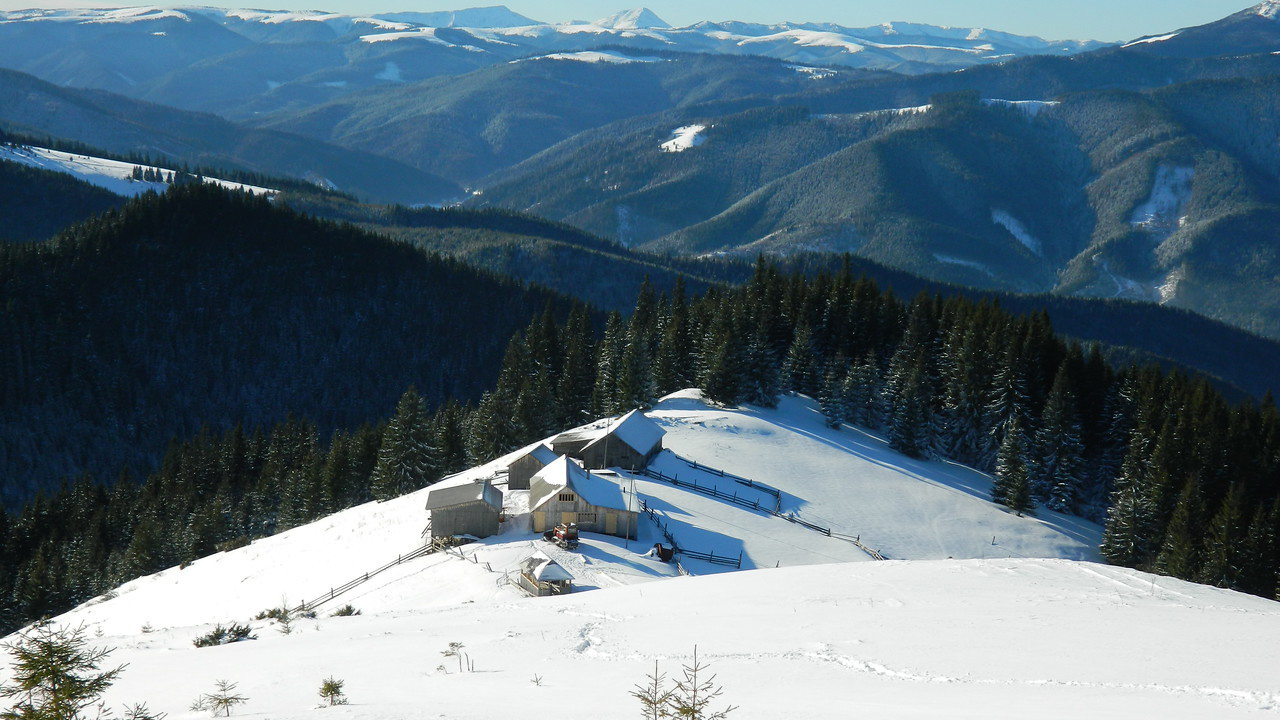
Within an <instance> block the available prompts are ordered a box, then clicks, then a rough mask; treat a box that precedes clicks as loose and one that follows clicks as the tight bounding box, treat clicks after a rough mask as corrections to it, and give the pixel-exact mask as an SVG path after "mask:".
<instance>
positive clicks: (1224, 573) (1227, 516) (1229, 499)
mask: <svg viewBox="0 0 1280 720" xmlns="http://www.w3.org/2000/svg"><path fill="white" fill-rule="evenodd" d="M1243 506H1244V489H1243V488H1242V487H1241V485H1240V484H1239V483H1233V484H1232V485H1231V488H1230V489H1229V490H1228V491H1227V496H1226V497H1225V498H1223V500H1222V505H1221V506H1220V507H1219V508H1218V512H1217V513H1215V514H1214V516H1213V520H1211V521H1210V523H1209V527H1208V529H1207V530H1206V532H1205V539H1204V563H1203V565H1201V568H1200V575H1199V577H1198V578H1197V580H1198V581H1199V582H1202V583H1204V584H1206V585H1217V586H1218V587H1223V588H1231V587H1235V586H1236V583H1237V582H1238V581H1239V579H1240V575H1241V571H1242V570H1243V564H1242V562H1241V560H1242V558H1241V552H1242V544H1243V541H1244V539H1245V537H1246V535H1247V533H1248V530H1247V527H1246V525H1245V521H1244V513H1243V509H1244V508H1243Z"/></svg>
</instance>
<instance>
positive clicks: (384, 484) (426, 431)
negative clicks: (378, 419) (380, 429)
mask: <svg viewBox="0 0 1280 720" xmlns="http://www.w3.org/2000/svg"><path fill="white" fill-rule="evenodd" d="M431 435H432V433H431V425H430V418H429V417H427V408H426V404H425V403H424V402H423V400H422V396H420V395H418V391H417V390H416V389H414V388H413V387H410V388H409V389H407V390H405V391H404V394H403V395H401V396H400V401H399V402H398V403H396V414H395V416H393V417H392V418H391V422H390V423H388V424H387V429H386V432H384V433H383V435H382V447H380V448H379V449H378V463H377V465H375V466H374V468H373V476H372V477H371V478H370V490H371V491H372V493H373V496H374V498H376V499H378V500H387V499H389V498H393V497H398V496H400V495H403V494H404V493H407V492H411V491H413V490H417V489H418V488H421V487H425V486H426V485H427V484H428V483H430V482H431V481H432V480H434V479H435V478H436V474H435V473H436V467H435V462H434V461H435V457H434V454H435V448H433V447H432V446H431V439H432V437H431Z"/></svg>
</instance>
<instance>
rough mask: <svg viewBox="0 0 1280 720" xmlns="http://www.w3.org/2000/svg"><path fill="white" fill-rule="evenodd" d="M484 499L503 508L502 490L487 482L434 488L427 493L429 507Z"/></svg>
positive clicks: (494, 506) (486, 502) (433, 507)
mask: <svg viewBox="0 0 1280 720" xmlns="http://www.w3.org/2000/svg"><path fill="white" fill-rule="evenodd" d="M478 500H479V501H483V502H484V503H485V504H487V505H489V506H490V507H492V508H494V509H495V510H502V491H501V490H499V489H498V488H496V487H494V486H493V485H490V484H489V483H488V482H487V481H486V482H471V483H467V484H465V485H454V486H453V487H442V488H432V489H431V490H430V491H429V492H428V493H427V509H428V510H437V509H439V508H445V507H452V506H454V505H463V504H465V503H470V502H476V501H478Z"/></svg>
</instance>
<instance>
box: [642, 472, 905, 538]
mask: <svg viewBox="0 0 1280 720" xmlns="http://www.w3.org/2000/svg"><path fill="white" fill-rule="evenodd" d="M677 457H679V456H677ZM681 460H684V458H681ZM684 462H686V463H688V464H689V465H690V466H692V467H694V468H697V469H698V470H704V471H712V472H715V470H714V468H709V467H707V466H706V465H699V464H698V463H696V462H694V461H692V460H684ZM642 472H643V473H644V474H645V476H647V477H650V478H653V479H654V480H661V481H662V482H665V483H670V484H672V485H674V486H676V487H680V488H687V489H689V490H693V491H694V492H699V493H702V494H703V495H710V496H711V497H714V498H718V499H720V500H725V501H727V502H731V503H734V504H736V505H741V506H743V507H746V508H751V509H752V510H757V511H759V512H763V513H768V514H769V515H772V516H774V517H776V518H781V519H783V520H786V521H787V522H789V523H793V524H795V525H799V526H800V527H804V528H808V529H810V530H812V531H814V532H819V533H822V534H823V535H826V536H827V537H831V538H836V539H837V540H844V541H846V542H851V543H853V544H854V545H856V546H858V548H859V549H860V550H862V551H863V552H865V553H866V554H868V555H870V556H871V557H872V558H874V559H876V560H884V559H885V558H884V556H883V555H881V554H880V553H879V552H878V551H876V550H872V549H871V548H869V547H867V546H866V545H864V544H863V543H862V537H861V536H857V537H855V536H853V535H843V534H840V533H833V532H831V528H829V527H824V526H822V525H819V524H817V523H812V522H809V521H808V520H805V519H803V518H801V517H799V516H798V515H795V514H793V513H784V512H782V511H781V510H779V509H778V508H768V507H764V506H762V505H761V504H760V501H759V500H748V499H746V498H743V497H738V494H737V493H736V492H734V493H732V494H731V493H727V492H724V491H723V490H721V489H720V488H719V487H715V486H712V487H707V486H706V485H699V484H698V482H697V481H696V480H695V481H693V482H689V481H687V480H681V479H679V478H677V477H674V476H671V475H667V474H666V473H663V472H661V471H658V470H652V469H649V468H645V469H644V470H643V471H642ZM723 475H724V477H728V478H730V479H732V480H734V481H743V480H745V483H744V484H746V483H751V481H750V480H746V479H745V478H738V477H737V476H736V475H729V474H728V473H723ZM753 487H755V488H756V489H757V490H764V491H765V492H769V491H770V490H772V491H773V493H777V492H778V491H777V490H774V489H773V488H768V489H767V490H766V488H767V487H768V486H766V485H762V484H760V483H754V484H753ZM773 493H770V494H773ZM774 497H775V498H779V497H781V496H780V495H774ZM641 505H642V506H643V502H641ZM650 519H652V520H653V521H654V522H655V523H657V524H658V528H659V529H660V530H662V531H663V532H664V533H666V530H665V528H663V526H662V523H660V522H658V520H657V517H656V516H655V515H652V514H651V515H650ZM667 539H668V540H671V537H670V535H667ZM671 544H672V546H674V545H675V542H674V541H672V542H671Z"/></svg>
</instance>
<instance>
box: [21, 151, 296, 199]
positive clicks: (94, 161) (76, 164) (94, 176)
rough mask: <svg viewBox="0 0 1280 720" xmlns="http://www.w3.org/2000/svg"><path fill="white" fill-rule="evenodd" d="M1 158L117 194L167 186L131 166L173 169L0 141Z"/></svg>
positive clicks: (256, 190)
mask: <svg viewBox="0 0 1280 720" xmlns="http://www.w3.org/2000/svg"><path fill="white" fill-rule="evenodd" d="M0 160H9V161H12V162H16V163H21V164H23V165H29V166H31V167H36V168H41V169H44V170H52V171H54V172H60V173H66V174H68V175H72V176H74V177H76V178H78V179H80V180H83V181H85V182H87V183H89V184H91V185H97V186H98V187H100V188H103V189H106V190H109V191H111V192H113V193H115V194H116V195H123V196H125V197H134V196H137V195H141V194H143V193H145V192H147V191H148V190H155V191H157V192H164V191H165V190H166V189H167V188H168V187H169V186H168V185H167V184H165V183H160V182H146V181H144V180H134V179H133V178H131V177H130V175H132V174H133V170H134V168H142V169H143V170H148V169H150V170H154V171H162V172H164V173H165V174H166V175H167V174H168V173H170V172H173V170H170V169H167V168H159V167H155V166H151V165H141V164H138V163H128V162H122V161H119V160H108V159H106V158H99V157H93V156H91V155H80V154H76V153H68V152H62V151H61V150H49V149H47V148H41V147H35V146H31V145H4V144H0ZM205 182H208V183H213V184H214V185H218V186H220V187H224V188H228V189H231V190H247V191H248V192H251V193H253V194H255V195H264V194H265V195H272V194H275V193H276V192H277V191H275V190H271V189H269V188H263V187H258V186H256V185H246V184H244V183H238V182H231V181H228V180H219V179H217V178H208V177H207V178H205Z"/></svg>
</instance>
